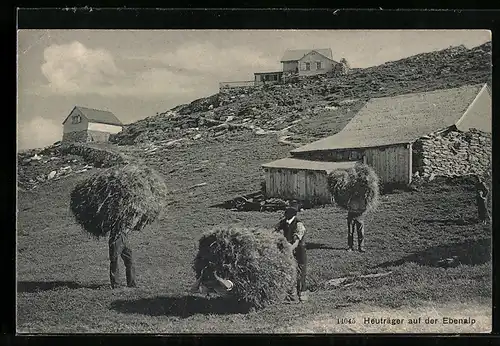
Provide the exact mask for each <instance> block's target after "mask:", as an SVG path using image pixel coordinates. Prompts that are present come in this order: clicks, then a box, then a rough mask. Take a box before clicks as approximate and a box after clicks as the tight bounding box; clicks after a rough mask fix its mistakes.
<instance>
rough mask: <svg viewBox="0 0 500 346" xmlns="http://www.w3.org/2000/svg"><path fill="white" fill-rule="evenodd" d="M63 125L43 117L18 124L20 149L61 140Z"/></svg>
mask: <svg viewBox="0 0 500 346" xmlns="http://www.w3.org/2000/svg"><path fill="white" fill-rule="evenodd" d="M61 138H62V126H61V125H60V124H56V123H55V122H54V121H52V120H48V119H45V118H43V117H40V116H38V117H35V118H33V119H31V120H30V121H28V122H26V123H22V124H19V125H18V136H17V141H18V149H20V150H24V149H28V148H41V147H45V146H47V145H50V144H52V143H54V142H57V141H59V140H61Z"/></svg>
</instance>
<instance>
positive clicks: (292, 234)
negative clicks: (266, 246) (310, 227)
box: [274, 207, 307, 301]
mask: <svg viewBox="0 0 500 346" xmlns="http://www.w3.org/2000/svg"><path fill="white" fill-rule="evenodd" d="M284 216H285V217H284V218H283V219H281V220H280V221H279V222H278V223H277V224H276V225H275V227H274V230H275V231H276V232H281V231H282V232H283V235H284V236H285V238H286V240H287V241H288V242H289V243H290V244H291V246H292V251H293V256H294V257H295V260H296V261H297V294H298V297H299V300H300V301H305V300H307V295H306V293H305V292H306V273H307V272H306V270H307V256H306V242H305V233H306V228H305V227H304V224H303V223H302V222H301V221H299V220H298V219H297V209H296V208H293V207H290V208H287V209H286V210H285V215H284ZM292 299H293V298H292Z"/></svg>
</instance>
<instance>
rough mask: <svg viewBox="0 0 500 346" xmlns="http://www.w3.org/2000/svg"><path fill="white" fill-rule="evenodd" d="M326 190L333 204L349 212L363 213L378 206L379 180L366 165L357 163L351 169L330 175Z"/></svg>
mask: <svg viewBox="0 0 500 346" xmlns="http://www.w3.org/2000/svg"><path fill="white" fill-rule="evenodd" d="M328 188H329V190H330V193H331V194H332V196H333V198H334V199H335V203H336V204H337V205H338V206H340V207H342V208H344V209H347V210H349V211H360V212H365V211H368V210H370V209H373V208H374V207H376V205H377V204H378V200H379V194H380V192H379V178H378V176H377V174H376V173H375V171H374V170H373V169H372V168H371V167H370V166H368V165H366V164H362V163H357V164H356V165H355V166H354V167H353V168H351V169H348V170H338V171H334V172H332V173H330V174H329V176H328Z"/></svg>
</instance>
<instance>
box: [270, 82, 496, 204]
mask: <svg viewBox="0 0 500 346" xmlns="http://www.w3.org/2000/svg"><path fill="white" fill-rule="evenodd" d="M471 128H476V129H478V130H481V131H485V132H491V95H490V93H489V91H488V87H487V86H486V84H484V85H467V86H463V87H458V88H453V89H445V90H436V91H431V92H421V93H412V94H406V95H399V96H393V97H382V98H373V99H370V100H369V101H368V102H367V103H366V104H365V106H364V107H363V108H362V109H361V110H360V111H359V112H358V113H357V114H356V115H355V116H354V117H353V118H352V119H351V121H350V122H349V123H348V124H347V125H346V126H345V127H344V128H343V129H342V130H341V131H339V132H338V133H336V134H334V135H332V136H330V137H326V138H324V139H321V140H318V141H315V142H313V143H310V144H307V145H304V146H302V147H299V148H296V149H294V150H292V151H291V155H292V157H291V158H287V159H282V160H278V161H274V162H271V163H267V164H264V165H263V168H264V171H265V176H266V194H267V195H268V196H269V197H279V198H286V199H291V198H295V199H301V200H315V199H316V198H320V199H322V200H328V199H329V196H327V195H326V194H327V192H320V191H323V190H325V189H326V185H325V180H324V178H321V176H323V174H324V173H314V174H311V173H306V172H310V171H313V172H320V171H321V172H328V170H332V169H336V168H335V167H348V166H349V164H354V163H355V162H364V163H366V164H368V165H370V166H372V167H373V168H374V170H375V171H376V173H377V174H378V175H379V177H380V180H381V182H382V184H401V185H407V184H409V183H411V180H412V175H413V165H412V156H413V148H412V145H413V143H415V141H417V140H419V139H420V138H422V137H425V136H427V135H430V134H433V133H439V132H444V131H447V130H450V129H456V130H459V131H467V130H469V129H471ZM336 165H337V166H336ZM318 177H319V178H318ZM303 181H305V182H303Z"/></svg>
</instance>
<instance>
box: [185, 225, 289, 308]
mask: <svg viewBox="0 0 500 346" xmlns="http://www.w3.org/2000/svg"><path fill="white" fill-rule="evenodd" d="M193 269H194V271H195V273H196V277H197V278H200V275H201V274H202V273H203V277H202V278H201V281H202V283H203V282H204V280H205V279H207V280H208V279H210V276H211V275H212V276H213V274H212V273H213V272H214V271H216V272H217V274H218V276H219V277H221V278H223V279H227V280H230V281H231V282H232V283H233V284H234V286H233V289H232V290H231V295H232V296H233V297H234V298H236V299H237V300H238V301H240V302H242V303H245V304H247V305H248V306H249V307H253V308H262V307H265V306H268V305H270V304H274V303H278V302H282V301H283V300H284V299H285V298H286V297H287V295H288V294H290V293H293V290H294V289H295V287H296V278H297V267H296V261H295V259H294V257H293V254H292V251H291V247H290V244H289V243H288V242H287V240H286V239H285V238H284V237H283V236H282V235H280V234H279V233H276V232H273V231H271V230H263V229H257V228H235V227H227V228H224V227H220V228H216V229H214V230H211V231H209V232H207V233H205V234H203V235H202V237H201V238H200V240H199V249H198V254H197V256H196V258H195V260H194V265H193ZM207 269H208V270H207ZM207 272H208V274H207Z"/></svg>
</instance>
